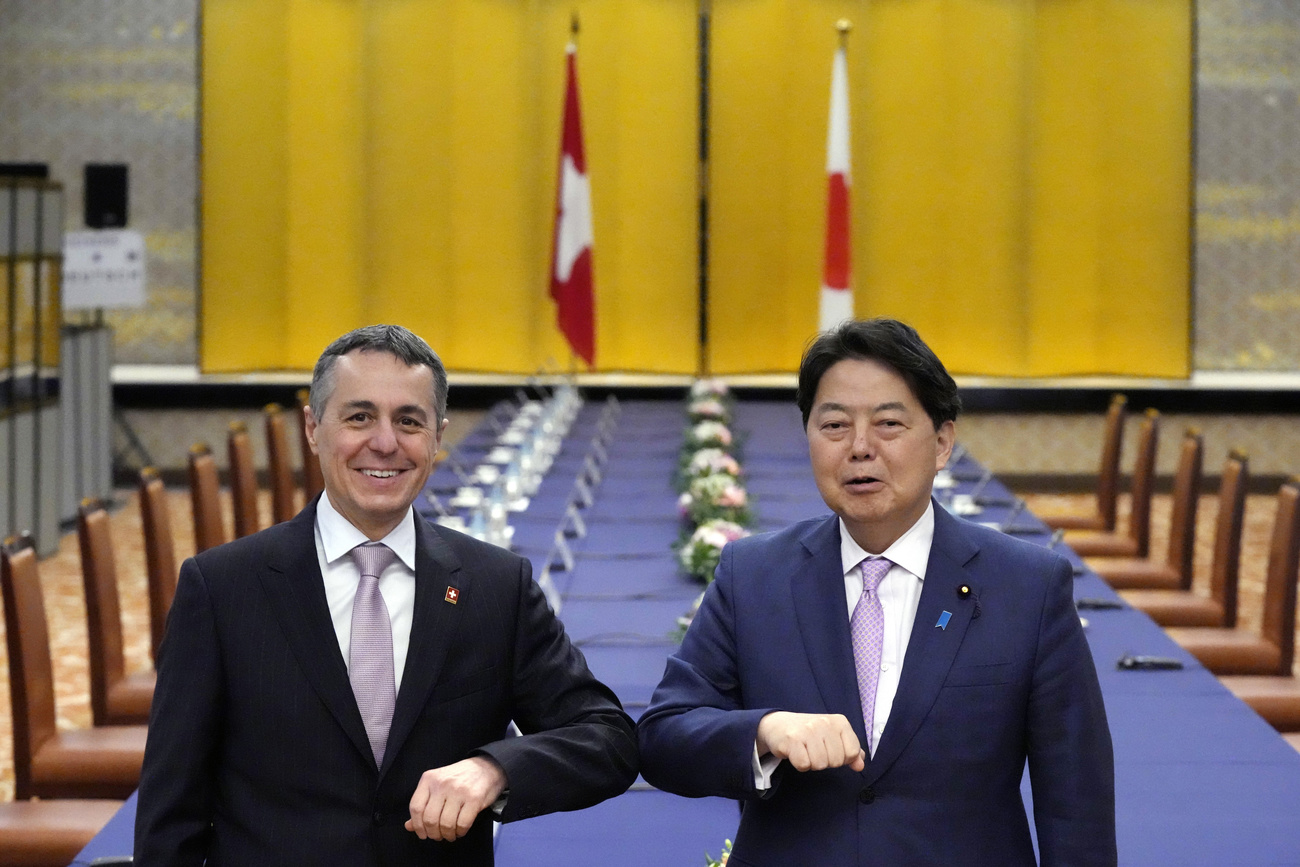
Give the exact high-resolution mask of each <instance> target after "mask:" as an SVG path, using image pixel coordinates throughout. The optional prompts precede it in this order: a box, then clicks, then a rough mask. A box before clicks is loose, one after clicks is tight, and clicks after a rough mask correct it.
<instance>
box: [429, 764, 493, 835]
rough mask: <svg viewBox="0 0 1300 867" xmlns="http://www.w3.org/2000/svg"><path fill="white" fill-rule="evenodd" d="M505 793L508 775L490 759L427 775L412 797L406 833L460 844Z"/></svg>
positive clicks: (435, 769) (450, 766) (455, 766)
mask: <svg viewBox="0 0 1300 867" xmlns="http://www.w3.org/2000/svg"><path fill="white" fill-rule="evenodd" d="M505 790H506V773H505V771H503V770H501V766H500V765H498V764H497V763H496V762H495V761H493V760H492V759H490V758H488V757H487V756H474V757H472V758H468V759H465V760H463V761H459V762H456V764H454V765H447V767H445V768H434V769H433V770H431V771H425V772H424V773H423V774H421V775H420V783H419V785H417V786H416V787H415V794H414V795H412V796H411V818H410V819H408V820H407V822H406V830H408V831H414V832H415V834H416V835H417V836H419V838H420V839H421V840H443V841H446V842H448V843H450V842H451V841H452V840H458V839H460V838H461V837H464V836H465V835H466V834H468V833H469V829H470V828H471V827H472V826H473V824H474V820H475V819H476V818H478V814H479V813H481V812H483V811H484V810H486V809H487V808H488V807H490V806H492V805H493V804H494V803H496V800H497V798H499V797H501V793H502V792H504V791H505Z"/></svg>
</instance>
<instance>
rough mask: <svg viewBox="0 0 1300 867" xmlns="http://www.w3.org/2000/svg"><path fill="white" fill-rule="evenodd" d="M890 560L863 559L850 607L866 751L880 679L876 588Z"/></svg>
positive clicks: (881, 630)
mask: <svg viewBox="0 0 1300 867" xmlns="http://www.w3.org/2000/svg"><path fill="white" fill-rule="evenodd" d="M893 565H894V564H893V563H892V562H891V561H889V560H886V559H885V558H884V557H876V558H872V559H867V560H863V561H862V563H861V565H860V568H861V570H862V596H861V597H860V598H859V599H858V604H857V606H856V607H854V609H853V618H852V619H851V620H850V621H849V631H850V632H851V633H852V635H853V663H854V665H855V666H856V667H857V669H858V694H859V696H860V697H861V699H862V724H863V726H864V727H865V728H866V730H867V753H868V755H869V754H870V753H871V733H872V730H873V729H875V727H876V685H877V684H878V683H879V682H880V654H881V649H882V648H883V646H884V643H885V610H884V609H883V608H882V607H881V606H880V595H879V593H877V592H876V591H877V590H878V589H879V588H880V582H881V580H883V579H884V577H885V574H886V573H887V572H889V568H890V567H891V566H893Z"/></svg>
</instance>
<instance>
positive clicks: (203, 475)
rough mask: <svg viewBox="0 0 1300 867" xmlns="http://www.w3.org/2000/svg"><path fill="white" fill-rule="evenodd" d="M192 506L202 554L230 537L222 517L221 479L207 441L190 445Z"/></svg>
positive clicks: (196, 539)
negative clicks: (227, 535)
mask: <svg viewBox="0 0 1300 867" xmlns="http://www.w3.org/2000/svg"><path fill="white" fill-rule="evenodd" d="M189 473H190V506H191V508H192V509H193V512H194V551H195V553H197V554H202V553H203V552H204V551H206V550H208V549H209V548H215V547H216V546H218V545H220V544H223V543H224V542H226V541H228V540H227V538H226V525H225V522H224V521H223V520H222V518H221V481H220V479H219V478H218V476H217V463H216V461H215V460H213V458H212V450H211V449H209V448H208V446H207V444H206V443H196V444H194V445H192V446H190V455H189Z"/></svg>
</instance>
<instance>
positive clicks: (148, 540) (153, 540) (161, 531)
mask: <svg viewBox="0 0 1300 867" xmlns="http://www.w3.org/2000/svg"><path fill="white" fill-rule="evenodd" d="M140 518H141V524H142V525H143V527H144V561H145V571H146V572H147V573H148V575H149V646H150V652H151V653H152V655H153V658H154V659H157V658H158V648H159V647H161V646H162V639H163V632H164V631H165V630H166V628H167V612H168V611H170V610H171V607H172V597H173V596H175V595H176V575H177V572H176V547H175V545H174V544H173V542H172V524H171V517H170V515H169V510H168V504H167V489H166V488H165V487H163V481H162V478H161V477H160V476H159V475H158V471H157V470H156V469H154V468H153V467H145V468H144V469H142V470H141V471H140Z"/></svg>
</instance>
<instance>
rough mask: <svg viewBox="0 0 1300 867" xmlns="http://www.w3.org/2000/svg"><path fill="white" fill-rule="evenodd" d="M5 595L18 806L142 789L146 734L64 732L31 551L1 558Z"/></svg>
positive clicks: (19, 549) (10, 549)
mask: <svg viewBox="0 0 1300 867" xmlns="http://www.w3.org/2000/svg"><path fill="white" fill-rule="evenodd" d="M0 591H2V592H3V596H4V608H5V642H6V644H7V646H8V650H9V697H10V708H11V709H12V712H13V743H14V799H15V800H19V801H25V800H27V799H29V798H125V797H127V796H128V795H130V794H131V792H132V791H133V790H134V789H135V788H136V787H137V786H138V785H139V784H140V765H141V763H142V762H143V761H144V741H145V727H144V726H105V727H103V728H91V729H80V730H74V731H64V730H60V729H59V727H58V723H57V717H56V713H55V703H54V665H53V663H52V662H51V661H50V634H49V626H48V625H47V623H46V620H45V602H44V599H43V598H42V596H41V582H40V576H39V575H38V574H37V572H36V553H35V551H34V550H33V549H32V547H31V546H30V543H27V544H25V545H24V544H15V545H13V546H10V545H5V546H4V548H3V550H2V551H0Z"/></svg>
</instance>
